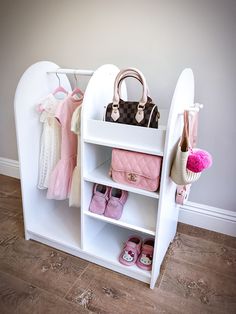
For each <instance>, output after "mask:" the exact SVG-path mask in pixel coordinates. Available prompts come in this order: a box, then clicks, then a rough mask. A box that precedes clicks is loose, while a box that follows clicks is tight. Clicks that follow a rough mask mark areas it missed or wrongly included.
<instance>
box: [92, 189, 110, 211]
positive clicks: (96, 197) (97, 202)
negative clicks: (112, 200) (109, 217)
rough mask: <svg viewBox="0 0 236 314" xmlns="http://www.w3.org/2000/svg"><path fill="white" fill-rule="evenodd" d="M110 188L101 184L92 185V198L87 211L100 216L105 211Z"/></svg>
mask: <svg viewBox="0 0 236 314" xmlns="http://www.w3.org/2000/svg"><path fill="white" fill-rule="evenodd" d="M109 191H110V188H109V187H108V186H105V185H102V184H94V187H93V196H92V199H91V202H90V205H89V210H90V211H91V212H93V213H95V214H99V215H102V214H104V211H105V209H106V205H107V200H108V195H109Z"/></svg>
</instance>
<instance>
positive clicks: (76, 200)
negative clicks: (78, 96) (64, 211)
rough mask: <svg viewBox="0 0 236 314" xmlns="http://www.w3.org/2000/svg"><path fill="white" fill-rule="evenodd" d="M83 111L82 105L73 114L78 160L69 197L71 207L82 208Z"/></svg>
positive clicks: (72, 124)
mask: <svg viewBox="0 0 236 314" xmlns="http://www.w3.org/2000/svg"><path fill="white" fill-rule="evenodd" d="M81 110H82V105H80V106H79V107H78V108H77V109H76V110H75V111H74V113H73V116H72V120H71V131H72V132H74V133H75V134H76V135H77V160H76V167H75V169H74V171H73V176H72V182H71V190H70V197H69V206H70V207H71V206H75V207H80V205H81V195H80V193H81V190H80V189H81V166H80V164H81V163H80V158H81V153H80V127H81Z"/></svg>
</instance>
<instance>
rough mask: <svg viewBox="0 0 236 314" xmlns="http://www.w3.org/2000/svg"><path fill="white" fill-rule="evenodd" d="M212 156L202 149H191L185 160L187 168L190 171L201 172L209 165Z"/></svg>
mask: <svg viewBox="0 0 236 314" xmlns="http://www.w3.org/2000/svg"><path fill="white" fill-rule="evenodd" d="M211 165H212V157H211V155H210V154H209V153H208V152H207V151H205V150H203V149H191V152H190V154H189V156H188V160H187V169H188V170H190V171H192V172H195V173H196V172H202V171H203V170H204V169H207V168H209V167H211Z"/></svg>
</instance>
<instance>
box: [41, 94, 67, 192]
mask: <svg viewBox="0 0 236 314" xmlns="http://www.w3.org/2000/svg"><path fill="white" fill-rule="evenodd" d="M59 103H60V101H59V100H58V99H56V98H55V96H54V95H53V94H49V95H48V96H47V97H46V98H45V99H43V100H42V101H40V103H39V105H37V108H38V111H39V112H40V122H41V123H42V124H43V129H42V134H41V140H40V156H39V165H38V166H39V175H38V188H39V189H47V188H48V185H49V178H50V175H51V173H52V170H53V169H54V167H55V166H56V164H57V163H58V161H59V160H60V153H61V128H60V124H59V123H58V121H57V119H56V118H55V112H56V109H57V106H58V105H59Z"/></svg>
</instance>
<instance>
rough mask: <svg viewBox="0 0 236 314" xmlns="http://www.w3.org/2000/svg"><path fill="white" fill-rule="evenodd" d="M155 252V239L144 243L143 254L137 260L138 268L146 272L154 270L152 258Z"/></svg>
mask: <svg viewBox="0 0 236 314" xmlns="http://www.w3.org/2000/svg"><path fill="white" fill-rule="evenodd" d="M153 251H154V239H153V238H149V239H146V240H145V241H144V242H143V245H142V249H141V253H140V255H139V257H138V259H137V263H136V264H137V266H138V267H139V268H142V269H144V270H151V269H152V257H153Z"/></svg>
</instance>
